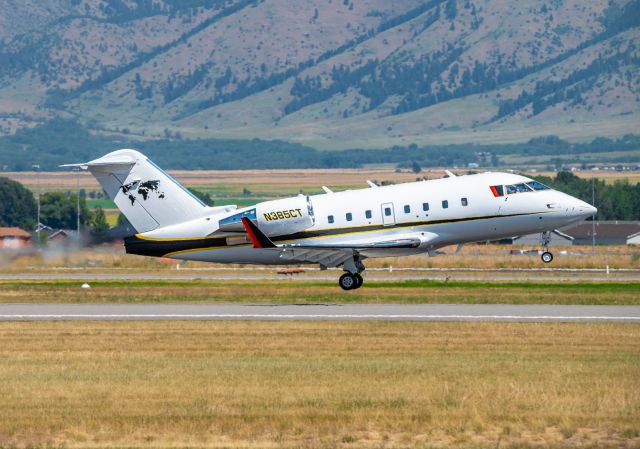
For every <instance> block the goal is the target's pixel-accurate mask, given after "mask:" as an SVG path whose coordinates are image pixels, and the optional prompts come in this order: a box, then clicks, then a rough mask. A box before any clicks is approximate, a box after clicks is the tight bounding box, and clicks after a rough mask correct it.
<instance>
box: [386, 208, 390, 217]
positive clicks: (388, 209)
mask: <svg viewBox="0 0 640 449" xmlns="http://www.w3.org/2000/svg"><path fill="white" fill-rule="evenodd" d="M384 214H385V215H386V216H387V217H390V216H391V208H390V207H385V208H384Z"/></svg>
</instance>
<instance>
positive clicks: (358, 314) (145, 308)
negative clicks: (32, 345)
mask: <svg viewBox="0 0 640 449" xmlns="http://www.w3.org/2000/svg"><path fill="white" fill-rule="evenodd" d="M73 320H77V321H80V320H92V321H135V320H145V321H149V320H151V321H153V320H155V321H162V320H165V321H178V320H261V321H295V320H300V321H367V320H375V321H487V322H498V321H512V322H632V323H640V306H582V305H576V306H564V305H511V304H474V305H466V304H415V305H413V304H412V305H402V304H346V305H342V304H295V305H251V304H242V305H238V304H0V321H73Z"/></svg>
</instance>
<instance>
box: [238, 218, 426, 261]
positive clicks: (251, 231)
mask: <svg viewBox="0 0 640 449" xmlns="http://www.w3.org/2000/svg"><path fill="white" fill-rule="evenodd" d="M242 224H243V225H244V227H245V230H246V231H247V234H248V235H249V238H250V239H251V242H252V243H253V247H254V248H263V249H273V250H279V251H281V255H280V257H282V258H283V259H290V260H291V259H295V260H302V261H306V262H313V263H319V264H321V265H324V266H327V267H333V266H338V265H340V264H342V263H344V262H345V261H346V260H348V259H350V258H352V257H353V256H354V254H360V253H363V254H364V255H366V253H367V252H371V251H376V250H392V249H404V248H417V247H418V246H420V244H421V243H422V241H421V240H420V239H419V238H401V239H388V240H375V241H371V242H359V243H348V244H346V243H345V244H335V243H329V244H324V243H285V244H281V245H276V244H275V243H273V242H272V241H271V239H269V237H267V236H266V235H265V234H264V233H263V232H262V231H261V230H260V228H258V226H256V225H255V224H254V223H253V222H252V221H251V220H249V219H248V218H246V217H243V218H242Z"/></svg>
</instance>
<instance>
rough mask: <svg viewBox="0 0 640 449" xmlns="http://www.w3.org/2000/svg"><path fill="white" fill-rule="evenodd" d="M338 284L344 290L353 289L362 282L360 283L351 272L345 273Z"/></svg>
mask: <svg viewBox="0 0 640 449" xmlns="http://www.w3.org/2000/svg"><path fill="white" fill-rule="evenodd" d="M338 284H340V288H341V289H342V290H353V289H354V288H358V287H359V286H360V285H362V284H358V280H357V278H356V277H355V276H354V275H353V274H351V273H345V274H343V275H342V276H340V279H338Z"/></svg>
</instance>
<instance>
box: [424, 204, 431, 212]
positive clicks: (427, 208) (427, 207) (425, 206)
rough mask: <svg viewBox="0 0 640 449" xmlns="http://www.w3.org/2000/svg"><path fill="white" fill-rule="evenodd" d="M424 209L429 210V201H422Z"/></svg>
mask: <svg viewBox="0 0 640 449" xmlns="http://www.w3.org/2000/svg"><path fill="white" fill-rule="evenodd" d="M422 210H423V211H425V212H426V211H428V210H429V203H422Z"/></svg>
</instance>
